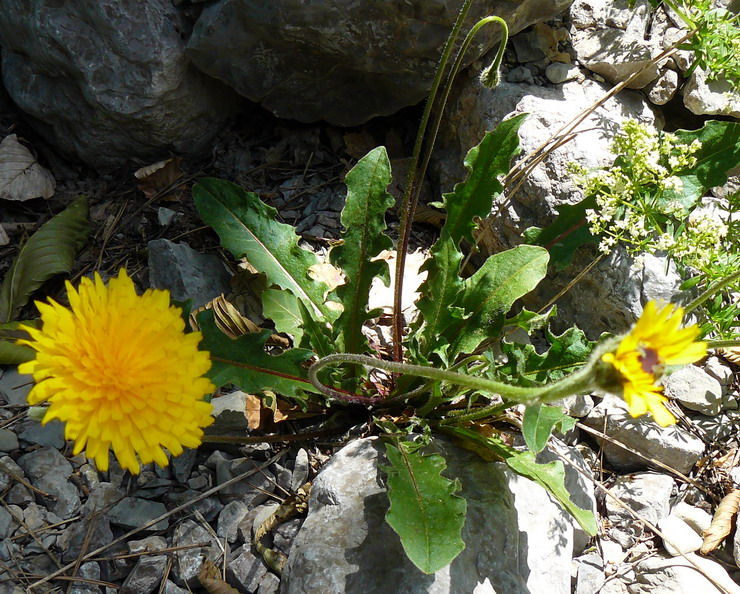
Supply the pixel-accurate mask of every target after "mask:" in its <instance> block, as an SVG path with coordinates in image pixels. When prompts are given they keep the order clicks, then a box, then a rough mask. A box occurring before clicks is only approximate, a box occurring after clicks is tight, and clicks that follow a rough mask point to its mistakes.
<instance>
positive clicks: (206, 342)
mask: <svg viewBox="0 0 740 594" xmlns="http://www.w3.org/2000/svg"><path fill="white" fill-rule="evenodd" d="M197 319H198V325H199V326H200V329H201V332H202V333H203V341H202V343H201V347H202V348H204V349H205V350H207V351H209V352H210V353H211V362H212V364H213V365H212V367H211V370H210V372H209V374H208V375H209V377H210V378H211V381H213V383H214V384H215V385H216V386H217V387H220V386H223V385H225V384H234V385H235V386H238V387H239V389H241V390H243V391H245V392H249V393H255V392H258V393H261V392H264V391H265V390H271V391H274V392H277V393H280V394H283V395H285V396H292V397H294V398H296V399H298V400H299V401H301V400H303V399H304V398H305V394H304V391H305V390H310V389H311V384H309V383H308V381H307V379H306V378H307V370H306V366H305V363H306V361H308V359H309V358H310V357H311V356H312V355H313V353H312V352H311V351H309V350H306V349H297V348H296V349H290V350H288V351H286V352H285V353H282V354H280V355H269V354H268V353H267V352H266V351H265V342H266V341H267V339H268V338H269V337H270V334H271V332H270V331H269V330H263V331H262V332H260V333H256V334H246V335H244V336H240V337H239V338H237V339H236V340H234V339H231V338H229V337H228V336H226V335H225V334H224V333H223V332H221V331H220V330H219V329H218V328H217V327H216V324H215V322H214V320H213V311H212V310H210V309H206V310H204V311H202V312H200V313H199V314H198V316H197Z"/></svg>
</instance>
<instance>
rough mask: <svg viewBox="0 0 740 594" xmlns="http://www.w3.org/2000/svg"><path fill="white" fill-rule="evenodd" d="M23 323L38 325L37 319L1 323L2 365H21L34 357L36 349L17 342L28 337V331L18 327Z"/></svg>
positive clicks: (0, 357)
mask: <svg viewBox="0 0 740 594" xmlns="http://www.w3.org/2000/svg"><path fill="white" fill-rule="evenodd" d="M21 323H22V324H24V325H26V326H35V325H36V322H35V321H26V322H8V323H6V324H0V364H2V365H20V364H21V363H25V362H26V361H30V360H31V359H33V357H34V353H35V351H34V350H33V349H32V348H31V347H27V346H25V345H20V344H16V343H15V341H16V340H18V339H19V338H25V339H28V333H27V332H24V331H23V330H19V328H18V327H19V326H20V325H21Z"/></svg>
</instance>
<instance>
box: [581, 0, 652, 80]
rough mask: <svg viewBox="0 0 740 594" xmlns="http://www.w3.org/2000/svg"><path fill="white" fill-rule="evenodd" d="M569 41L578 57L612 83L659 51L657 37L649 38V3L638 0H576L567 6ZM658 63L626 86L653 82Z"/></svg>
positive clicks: (639, 66)
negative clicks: (569, 16)
mask: <svg viewBox="0 0 740 594" xmlns="http://www.w3.org/2000/svg"><path fill="white" fill-rule="evenodd" d="M570 15H571V21H572V23H573V30H572V42H573V48H574V49H575V50H576V54H577V55H578V59H579V60H580V61H581V62H582V63H583V64H584V65H585V66H586V67H587V68H588V69H589V70H591V71H592V72H596V73H597V74H600V75H601V76H603V77H604V78H605V79H606V80H608V81H609V82H611V83H613V84H617V83H620V82H622V81H624V80H626V79H627V78H629V77H630V76H631V75H632V74H634V73H635V72H637V71H638V70H641V69H642V68H643V67H645V66H646V65H647V63H648V62H650V60H652V59H653V58H654V57H656V56H657V55H658V54H659V53H660V52H661V50H662V48H661V47H660V41H659V39H658V38H656V37H653V38H648V39H647V40H646V37H647V32H648V31H649V29H650V24H651V18H650V4H649V3H648V1H647V0H637V1H636V2H635V5H634V7H632V8H629V3H628V0H616V1H615V0H576V1H575V2H574V3H573V5H572V6H571V8H570ZM659 71H660V64H654V65H653V66H651V67H649V68H648V69H647V70H645V71H644V72H643V73H642V74H641V75H639V76H638V77H637V78H636V79H635V80H634V81H633V82H632V83H630V85H629V87H630V88H632V89H641V88H643V87H644V86H645V85H647V84H648V83H650V82H652V81H654V80H655V79H656V78H657V77H658V74H659Z"/></svg>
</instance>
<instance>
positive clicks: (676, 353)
mask: <svg viewBox="0 0 740 594" xmlns="http://www.w3.org/2000/svg"><path fill="white" fill-rule="evenodd" d="M682 321H683V309H682V308H680V307H676V306H674V305H671V304H668V305H665V306H663V307H662V308H660V309H659V308H658V305H657V304H656V303H655V302H654V301H650V302H649V303H648V304H647V305H646V306H645V309H644V311H643V313H642V316H640V319H639V320H637V322H636V323H635V326H634V327H633V328H632V330H631V331H630V333H629V334H627V335H626V336H625V337H624V338H622V340H621V342H620V343H619V346H617V348H616V350H615V351H614V352H611V353H606V354H605V355H604V356H602V360H603V361H605V362H606V363H610V364H611V365H612V366H613V367H614V369H616V370H617V371H618V372H619V375H620V377H621V380H622V390H623V394H622V395H623V397H624V400H625V402H626V403H627V405H628V407H629V411H630V414H631V415H632V416H633V417H639V416H641V415H644V414H645V413H646V412H648V411H649V412H650V413H651V414H652V415H653V419H655V422H656V423H658V425H660V426H661V427H665V426H667V425H672V424H674V423H675V422H676V418H675V417H674V416H673V415H672V414H671V412H670V411H669V410H668V409H667V408H666V407H665V402H666V401H667V400H668V399H667V398H666V397H665V396H663V394H662V390H663V389H662V387H661V386H659V385H658V384H657V383H656V382H657V380H658V379H660V377H661V375H662V374H663V370H664V368H665V366H666V365H685V364H688V363H694V362H696V361H699V360H700V359H703V358H704V357H705V356H706V354H707V344H706V343H705V342H695V341H696V338H697V336H698V335H699V328H698V327H697V326H696V324H693V325H691V326H688V327H686V328H681V327H680V326H681V323H682Z"/></svg>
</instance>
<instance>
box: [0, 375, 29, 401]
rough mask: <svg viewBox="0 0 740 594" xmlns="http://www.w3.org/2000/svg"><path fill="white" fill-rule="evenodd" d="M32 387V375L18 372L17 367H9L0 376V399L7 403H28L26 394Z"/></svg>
mask: <svg viewBox="0 0 740 594" xmlns="http://www.w3.org/2000/svg"><path fill="white" fill-rule="evenodd" d="M32 387H33V377H31V376H30V375H26V374H20V373H18V370H17V369H9V370H7V371H6V372H5V373H4V374H3V375H2V377H0V399H2V400H4V401H5V402H7V403H8V404H15V405H25V404H28V402H27V401H26V396H27V395H28V393H29V392H30V391H31V388H32Z"/></svg>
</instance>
